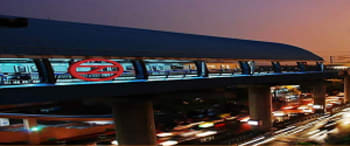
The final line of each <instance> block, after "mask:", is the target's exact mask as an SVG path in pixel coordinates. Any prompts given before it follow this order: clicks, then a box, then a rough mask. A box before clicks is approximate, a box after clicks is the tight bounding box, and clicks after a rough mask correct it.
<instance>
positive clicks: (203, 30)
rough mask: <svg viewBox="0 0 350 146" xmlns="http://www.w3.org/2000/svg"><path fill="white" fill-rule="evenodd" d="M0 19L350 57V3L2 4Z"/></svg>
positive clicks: (71, 0)
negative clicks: (183, 35)
mask: <svg viewBox="0 0 350 146" xmlns="http://www.w3.org/2000/svg"><path fill="white" fill-rule="evenodd" d="M0 15H14V16H24V17H33V18H44V19H52V20H63V21H71V22H82V23H93V24H103V25H113V26H126V27H133V28H145V29H153V30H163V31H172V32H183V33H194V34H202V35H213V36H222V37H229V38H240V39H251V40H260V41H270V42H279V43H286V44H290V45H294V46H298V47H301V48H304V49H307V50H310V51H312V52H314V53H316V54H317V55H320V56H322V57H324V59H326V60H328V59H329V56H349V57H350V0H334V1H328V0H292V1H291V0H290V1H281V0H249V1H247V0H232V1H227V0H215V1H213V0H147V1H142V0H103V1H101V0H2V1H0Z"/></svg>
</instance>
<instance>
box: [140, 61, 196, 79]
mask: <svg viewBox="0 0 350 146" xmlns="http://www.w3.org/2000/svg"><path fill="white" fill-rule="evenodd" d="M145 63H146V69H147V72H148V75H149V77H150V78H184V77H193V76H198V75H197V74H198V71H197V67H196V64H195V63H194V62H191V61H180V60H145Z"/></svg>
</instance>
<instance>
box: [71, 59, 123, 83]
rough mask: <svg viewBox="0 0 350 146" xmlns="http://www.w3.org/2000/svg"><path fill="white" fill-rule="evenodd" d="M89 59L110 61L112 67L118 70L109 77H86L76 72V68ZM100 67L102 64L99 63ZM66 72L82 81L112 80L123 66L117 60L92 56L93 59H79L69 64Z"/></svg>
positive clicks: (118, 74) (120, 72)
mask: <svg viewBox="0 0 350 146" xmlns="http://www.w3.org/2000/svg"><path fill="white" fill-rule="evenodd" d="M89 61H104V62H108V63H112V64H113V67H115V68H118V71H117V72H116V73H115V75H112V76H110V77H107V78H95V79H94V78H86V77H83V76H81V75H80V74H79V73H78V72H77V68H78V67H79V66H80V65H81V64H83V63H85V62H89ZM101 67H103V65H101ZM68 72H69V73H70V74H71V75H72V76H73V77H75V78H78V79H81V80H84V81H108V80H112V79H114V78H117V77H119V76H120V75H121V74H122V73H123V72H124V69H123V66H122V65H120V64H119V63H118V62H115V61H112V60H107V59H102V58H93V59H85V60H81V61H78V62H75V63H74V64H72V65H71V66H69V68H68Z"/></svg>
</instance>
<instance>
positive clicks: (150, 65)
mask: <svg viewBox="0 0 350 146" xmlns="http://www.w3.org/2000/svg"><path fill="white" fill-rule="evenodd" d="M82 60H83V59H68V58H50V59H48V61H49V63H50V65H51V67H52V69H53V74H52V75H53V78H54V81H52V82H54V83H75V82H89V81H86V80H83V79H84V78H88V79H98V80H99V79H106V80H100V81H101V82H102V81H112V82H113V81H118V82H120V81H123V82H124V81H136V77H137V79H145V80H147V77H146V76H148V79H151V80H149V81H152V79H153V80H157V79H174V80H176V79H183V78H186V79H191V78H194V77H199V76H201V77H208V76H209V77H230V76H235V75H237V76H238V75H241V74H244V75H259V74H271V73H276V72H277V73H286V72H309V71H323V68H324V66H323V64H322V62H293V61H282V62H277V61H275V62H269V61H231V62H204V61H201V62H200V61H199V62H196V61H193V60H156V59H145V60H141V62H142V63H139V62H140V61H137V60H135V61H133V60H128V59H107V60H105V61H99V60H98V59H97V60H94V61H87V62H84V63H82V64H80V65H83V67H81V66H79V67H77V68H76V69H75V71H77V72H78V73H79V75H80V76H81V77H83V78H82V79H78V78H76V75H75V77H73V76H72V75H71V73H70V72H69V68H70V67H71V66H72V65H73V64H75V63H77V62H79V61H82ZM84 60H86V59H84ZM42 61H43V59H38V60H35V61H34V59H29V58H0V85H20V84H36V83H40V77H39V72H42V73H45V75H46V74H47V73H48V72H46V71H45V70H39V69H42V68H44V69H45V67H47V66H46V64H45V62H42ZM109 61H112V62H109ZM114 62H117V63H119V64H120V65H121V67H122V68H123V72H122V73H121V75H120V76H118V75H116V72H118V71H119V70H120V69H119V68H118V67H115V66H113V63H114ZM143 63H144V64H143ZM101 65H102V66H104V65H106V66H107V67H102V68H100V66H101ZM109 65H110V66H109ZM197 65H198V66H199V68H202V69H201V70H200V71H199V70H198V68H197ZM37 66H40V67H41V68H40V67H37ZM136 67H137V69H136ZM47 69H48V68H47ZM47 71H50V70H47ZM89 71H91V72H93V73H91V72H90V73H86V72H89ZM81 72H83V73H81ZM84 72H85V73H84ZM96 72H97V73H96ZM199 74H201V75H199ZM207 75H208V76H207ZM116 76H118V77H116ZM50 77H51V75H46V76H43V77H42V78H43V80H42V81H43V82H45V81H47V82H51V79H52V78H50ZM62 85H63V84H62Z"/></svg>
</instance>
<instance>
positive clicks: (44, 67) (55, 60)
mask: <svg viewBox="0 0 350 146" xmlns="http://www.w3.org/2000/svg"><path fill="white" fill-rule="evenodd" d="M0 34H1V36H2V37H0V94H3V95H4V96H3V97H2V104H18V103H30V102H42V101H52V100H53V101H56V100H57V101H58V100H68V99H82V100H83V99H85V98H103V99H104V98H106V100H107V98H108V99H110V100H108V101H113V102H115V104H114V106H113V109H114V110H113V111H114V116H115V119H116V120H115V123H116V130H117V133H119V135H118V141H120V144H154V143H155V136H154V135H155V134H154V133H155V130H154V121H153V109H152V101H151V100H150V99H149V98H148V97H151V96H154V95H158V96H159V95H162V94H171V93H173V92H184V93H185V92H186V91H188V90H205V89H208V88H217V87H227V86H235V85H238V84H239V85H240V84H245V85H249V88H250V89H249V93H250V95H249V100H250V103H249V104H250V105H249V106H250V108H251V110H250V113H251V117H252V118H253V119H255V120H262V121H263V123H264V124H263V126H262V127H265V128H270V127H271V120H270V122H269V119H271V109H268V108H269V107H271V98H270V94H271V93H270V89H269V87H270V86H271V85H275V84H288V83H300V82H307V81H319V80H320V79H323V78H325V77H326V76H327V74H326V73H325V72H324V66H323V59H322V58H321V57H319V56H317V55H315V54H313V53H312V52H310V51H307V50H304V49H302V48H299V47H295V46H291V45H287V44H281V43H273V42H262V41H253V40H243V39H231V38H223V37H213V36H203V35H193V34H184V33H172V32H164V31H154V30H144V29H134V28H125V27H114V26H102V25H94V24H82V23H71V22H60V21H52V20H41V19H30V18H16V17H11V16H0ZM87 59H90V61H87V62H85V63H82V64H81V65H86V66H89V67H80V68H79V67H78V68H76V70H75V71H76V72H88V73H86V74H84V73H81V74H82V75H81V76H82V77H84V78H89V79H97V80H96V81H87V80H84V79H81V78H77V77H74V76H73V75H72V73H71V72H70V71H69V69H70V67H71V66H72V65H74V64H75V63H77V62H79V61H83V60H87ZM91 59H92V60H91ZM94 59H106V60H110V61H113V62H117V63H118V64H120V65H121V68H122V69H116V68H113V65H112V64H111V63H109V62H106V61H101V60H94ZM100 65H102V66H105V67H102V68H99V66H100ZM118 71H122V72H121V74H120V75H118V76H117V77H115V78H111V79H109V80H100V79H103V78H108V77H111V76H113V75H114V74H115V73H116V72H118ZM96 72H105V73H96ZM348 82H349V81H348ZM317 88H318V89H323V87H320V86H317ZM68 92H69V93H70V94H69V95H68V94H67V93H68ZM97 92H99V93H97ZM24 93H25V94H24ZM317 96H319V97H320V98H321V97H322V96H324V95H317ZM323 99H324V97H323ZM323 102H324V101H323ZM320 104H322V101H321V103H320ZM323 104H324V103H323ZM266 108H267V110H260V111H259V109H266ZM135 115H143V116H135ZM140 122H142V123H140ZM135 131H136V134H135ZM131 133H132V136H131ZM145 135H147V136H145ZM135 137H137V139H139V140H138V141H135Z"/></svg>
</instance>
